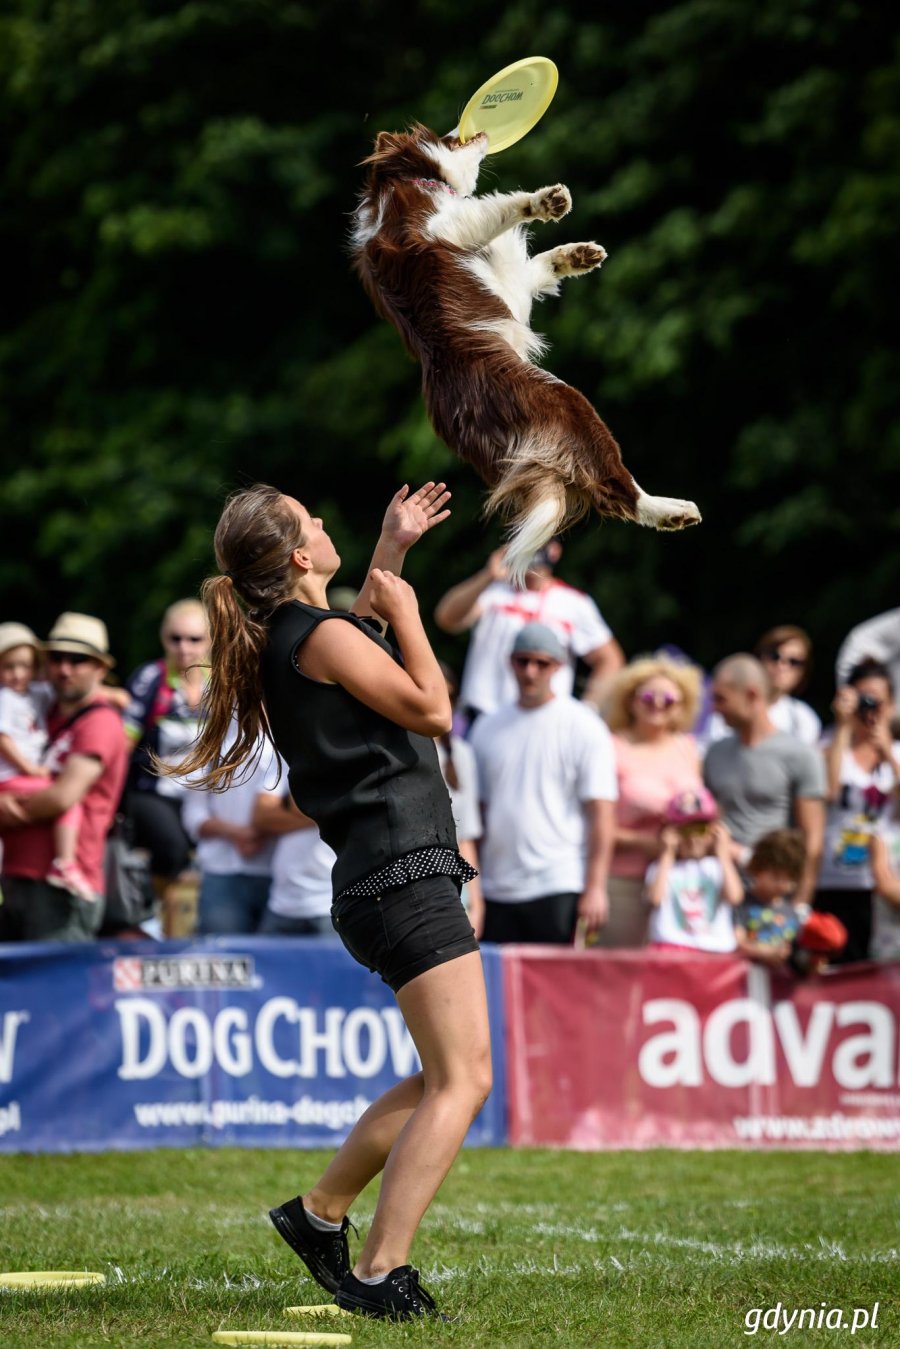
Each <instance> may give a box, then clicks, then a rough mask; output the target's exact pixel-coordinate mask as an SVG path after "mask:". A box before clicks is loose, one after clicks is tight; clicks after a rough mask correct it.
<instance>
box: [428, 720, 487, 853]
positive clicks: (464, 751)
mask: <svg viewBox="0 0 900 1349" xmlns="http://www.w3.org/2000/svg"><path fill="white" fill-rule="evenodd" d="M434 745H435V749H436V750H437V756H438V762H439V763H440V765H441V772H442V773H443V775H444V781H445V782H447V751H446V749H445V748H444V745H443V741H441V740H435V742H434ZM450 748H451V750H452V751H453V766H454V768H455V769H456V776H457V778H458V779H459V786H458V787H451V786H450V783H449V782H447V791H448V793H449V795H450V809H451V810H452V811H453V823H454V824H455V825H456V837H457V839H459V840H461V841H465V840H466V839H477V838H481V804H480V797H479V795H478V765H477V764H476V762H475V752H474V750H473V749H472V746H471V745H470V744H468V743H467V742H466V741H465V740H461V739H460V738H459V736H458V735H451V737H450Z"/></svg>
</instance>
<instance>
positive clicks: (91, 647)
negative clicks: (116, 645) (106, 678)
mask: <svg viewBox="0 0 900 1349" xmlns="http://www.w3.org/2000/svg"><path fill="white" fill-rule="evenodd" d="M43 645H44V650H45V651H65V652H67V653H68V654H69V655H71V656H90V657H91V659H92V660H99V661H102V662H103V664H104V665H106V666H109V667H112V666H113V665H115V663H116V662H115V661H114V660H113V658H112V656H111V655H110V654H109V634H108V633H107V631H106V624H105V623H104V622H103V620H102V619H99V618H92V617H91V615H90V614H72V613H67V614H60V616H59V618H58V619H57V620H56V622H55V623H54V624H53V627H52V628H51V629H50V632H49V634H48V636H47V640H46V642H44V644H43Z"/></svg>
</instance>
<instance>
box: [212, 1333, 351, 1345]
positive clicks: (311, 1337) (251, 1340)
mask: <svg viewBox="0 0 900 1349" xmlns="http://www.w3.org/2000/svg"><path fill="white" fill-rule="evenodd" d="M213 1339H214V1340H215V1342H216V1344H284V1345H290V1344H352V1343H353V1341H352V1339H351V1338H350V1336H349V1335H329V1334H326V1333H324V1332H320V1331H318V1330H217V1331H215V1333H214V1334H213Z"/></svg>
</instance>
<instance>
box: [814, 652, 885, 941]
mask: <svg viewBox="0 0 900 1349" xmlns="http://www.w3.org/2000/svg"><path fill="white" fill-rule="evenodd" d="M831 707H832V711H833V712H834V726H833V728H832V730H831V733H830V734H829V735H828V737H827V741H826V745H825V748H824V751H823V753H824V755H825V770H826V773H827V777H828V789H827V790H828V795H827V800H828V814H827V817H826V821H825V846H824V849H823V853H822V865H821V868H820V870H819V879H818V887H817V890H816V897H815V904H814V907H815V908H816V909H817V910H818V911H819V912H820V913H833V914H834V915H835V917H837V918H839V919H840V920H841V922H842V923H843V924H844V926H845V927H846V929H847V945H846V946H845V947H844V950H843V952H842V953H841V955H840V956H838V957H837V959H836V961H835V963H846V962H848V961H854V960H866V959H868V956H869V946H870V943H871V938H872V897H873V890H874V888H875V878H874V877H873V874H872V861H871V851H870V850H871V845H872V841H873V839H874V838H875V837H877V836H878V835H879V834H880V833H881V832H882V830H883V828H884V826H885V825H886V824H887V823H888V821H889V818H890V814H891V808H892V801H893V797H894V794H895V792H896V789H897V785H898V782H900V743H898V742H897V741H895V740H894V738H893V735H892V732H891V723H892V721H893V717H894V689H893V685H892V683H891V676H890V671H889V670H888V668H887V666H885V665H882V664H881V663H880V662H879V661H877V660H864V661H861V662H860V664H859V665H855V666H854V667H853V669H852V670H851V671H850V673H849V675H848V676H847V683H846V684H845V685H843V686H842V687H841V688H839V689H838V690H837V693H836V694H835V696H834V702H833V703H832V705H831Z"/></svg>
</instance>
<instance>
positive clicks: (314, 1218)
mask: <svg viewBox="0 0 900 1349" xmlns="http://www.w3.org/2000/svg"><path fill="white" fill-rule="evenodd" d="M303 1212H304V1213H305V1214H306V1216H307V1218H308V1219H309V1225H310V1227H314V1228H315V1229H316V1230H317V1231H318V1232H340V1230H341V1224H340V1223H327V1222H326V1221H325V1219H324V1218H320V1217H319V1216H318V1214H316V1213H313V1212H312V1210H311V1209H308V1208H304V1210H303Z"/></svg>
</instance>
